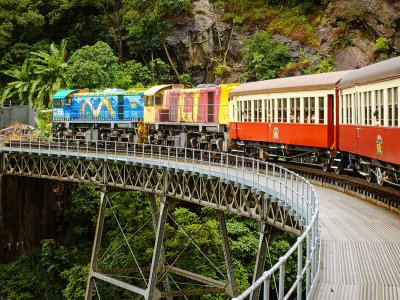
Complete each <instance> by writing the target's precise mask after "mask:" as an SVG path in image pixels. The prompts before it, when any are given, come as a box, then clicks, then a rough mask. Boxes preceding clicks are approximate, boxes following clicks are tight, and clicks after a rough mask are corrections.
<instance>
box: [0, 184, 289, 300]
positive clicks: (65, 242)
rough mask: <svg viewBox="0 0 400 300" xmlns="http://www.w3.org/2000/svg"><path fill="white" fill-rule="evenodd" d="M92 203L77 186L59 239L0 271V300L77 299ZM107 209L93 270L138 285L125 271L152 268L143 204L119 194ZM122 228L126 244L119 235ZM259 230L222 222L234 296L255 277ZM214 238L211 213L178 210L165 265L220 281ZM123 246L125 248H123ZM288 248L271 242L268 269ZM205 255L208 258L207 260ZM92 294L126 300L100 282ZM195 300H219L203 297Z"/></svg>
mask: <svg viewBox="0 0 400 300" xmlns="http://www.w3.org/2000/svg"><path fill="white" fill-rule="evenodd" d="M98 199H99V190H98V187H96V186H94V185H87V184H85V185H83V184H79V185H76V186H75V190H74V193H73V195H72V203H71V207H70V208H69V209H68V211H67V212H66V224H67V225H68V226H67V228H66V229H65V235H64V236H63V237H60V238H59V239H58V240H57V241H56V240H53V239H49V240H43V241H42V245H41V247H39V248H38V249H36V250H34V251H33V252H31V253H29V254H28V255H24V256H21V257H19V258H18V259H16V260H15V261H14V262H11V263H9V264H7V265H0V298H1V299H82V297H83V296H84V293H85V288H86V281H87V275H88V263H89V260H90V254H91V247H92V242H93V235H94V230H95V226H96V217H97V210H98V202H99V201H98ZM110 203H111V204H110V206H109V207H108V209H107V210H106V216H105V223H104V233H103V241H102V246H101V250H100V255H99V258H100V259H99V264H98V266H99V268H100V269H101V270H103V271H105V272H107V270H109V271H110V272H113V271H112V270H118V269H122V270H126V271H123V272H124V273H123V274H120V275H121V276H123V277H124V279H125V280H128V281H130V282H131V283H134V284H135V285H138V286H141V285H143V280H142V279H141V276H140V275H139V276H137V275H138V274H139V273H137V272H136V273H135V271H129V269H126V266H136V263H137V264H138V265H140V266H148V265H150V262H151V259H152V254H153V248H152V247H153V244H154V239H155V237H154V228H153V223H152V216H151V209H150V205H149V201H148V199H146V198H145V197H144V196H143V194H140V193H137V192H119V193H115V194H114V195H113V196H112V197H111V200H110ZM111 207H112V209H111ZM115 216H116V217H117V218H118V223H117V219H116V218H115ZM119 225H121V227H119ZM121 228H122V229H123V231H124V233H125V237H124V236H123V235H122V234H121ZM257 229H258V227H257V223H256V222H255V221H253V220H250V219H243V218H240V217H238V216H233V215H232V216H231V215H228V216H227V230H228V235H229V238H230V244H231V250H232V256H233V260H234V261H233V262H234V268H235V275H236V279H237V285H238V289H239V290H240V291H243V290H244V289H246V288H247V287H248V286H249V283H250V281H251V277H252V275H253V268H254V263H255V256H256V253H257V246H258V232H257ZM219 234H220V233H219V227H218V218H217V214H216V212H215V211H214V210H213V209H210V208H207V207H202V208H201V207H195V206H191V205H189V206H181V207H177V208H176V209H175V210H174V211H173V212H172V213H171V214H170V216H169V218H168V219H167V224H166V229H165V238H164V247H165V252H166V259H167V261H168V262H169V263H172V262H174V261H176V264H175V266H176V267H179V268H183V269H185V270H188V271H191V272H197V273H199V274H202V275H204V276H208V277H211V278H214V279H223V278H222V277H221V274H225V273H226V267H225V263H224V256H223V250H222V245H221V239H220V236H219ZM125 238H126V239H125ZM192 239H193V241H194V243H192V242H191V240H192ZM126 240H128V241H129V247H127V244H126V243H125V241H126ZM294 242H295V237H292V236H290V235H288V234H283V235H282V236H280V237H279V238H278V239H276V240H275V241H274V242H273V243H271V244H270V246H269V255H267V259H266V267H270V266H271V265H272V264H274V263H276V261H277V260H278V259H279V257H280V256H281V255H282V253H284V252H286V251H287V250H288V249H289V247H290V245H291V244H293V243H294ZM132 253H133V254H134V255H135V256H133V255H132ZM204 255H207V259H206V258H205V257H204ZM132 272H134V273H132ZM286 272H287V275H288V276H289V281H288V282H287V284H288V285H289V284H290V283H292V282H293V281H294V280H295V277H296V263H295V261H293V260H289V261H288V262H287V264H286ZM116 275H118V274H116ZM144 275H145V276H147V275H146V274H144ZM191 287H192V288H193V287H196V285H193V283H191V282H190V281H189V282H188V283H187V284H186V286H185V288H191ZM97 288H98V290H99V291H100V292H101V296H102V298H105V299H111V298H129V293H126V292H125V291H123V290H121V289H118V288H116V287H112V286H110V285H108V284H105V283H102V282H101V281H98V282H97ZM272 288H273V289H274V288H275V287H272ZM201 299H203V300H205V299H225V298H224V297H221V298H220V297H219V296H216V295H206V296H202V297H201Z"/></svg>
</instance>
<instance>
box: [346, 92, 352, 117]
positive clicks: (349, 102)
mask: <svg viewBox="0 0 400 300" xmlns="http://www.w3.org/2000/svg"><path fill="white" fill-rule="evenodd" d="M346 110H347V113H346V116H347V118H346V124H351V115H352V114H351V113H352V110H351V94H349V95H346Z"/></svg>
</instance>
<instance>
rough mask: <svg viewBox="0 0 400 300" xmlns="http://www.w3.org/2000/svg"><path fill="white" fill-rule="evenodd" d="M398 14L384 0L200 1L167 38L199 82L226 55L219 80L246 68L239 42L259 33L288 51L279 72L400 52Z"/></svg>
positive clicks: (354, 64) (357, 63) (399, 8)
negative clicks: (225, 72) (223, 73)
mask: <svg viewBox="0 0 400 300" xmlns="http://www.w3.org/2000/svg"><path fill="white" fill-rule="evenodd" d="M210 2H214V5H213V4H211V3H210ZM276 3H283V4H281V5H276ZM399 12H400V3H399V2H398V1H389V0H388V1H386V0H358V1H355V0H338V1H312V0H308V1H228V0H227V1H219V2H218V1H208V0H200V1H193V8H192V10H191V15H190V16H187V17H184V18H179V19H177V20H175V22H174V27H173V30H172V33H171V34H170V35H169V36H168V38H167V42H168V46H169V48H170V49H171V52H172V53H173V57H174V61H175V62H176V63H177V65H178V66H179V68H180V69H182V70H185V71H189V72H190V73H191V74H192V75H193V76H194V78H196V81H198V82H202V81H213V80H214V78H213V76H214V72H213V70H214V68H215V67H217V66H218V65H219V64H221V63H222V61H223V57H224V55H225V54H226V65H227V66H228V67H229V68H230V72H229V74H228V75H227V76H226V78H224V80H225V81H237V80H238V79H239V74H240V73H241V72H242V71H243V69H244V65H243V61H242V55H241V52H240V51H241V50H242V49H243V43H242V42H241V40H242V39H243V38H251V37H252V35H253V34H254V32H256V31H259V30H265V31H267V32H268V33H269V34H271V36H272V39H273V40H275V41H277V42H279V43H283V44H284V45H286V46H287V47H288V48H289V50H290V56H291V65H289V66H288V68H287V69H286V70H282V71H283V72H282V74H281V76H285V75H291V74H299V73H302V72H304V71H305V69H307V68H309V67H310V65H314V66H316V67H318V65H321V64H322V66H321V68H322V70H324V65H325V68H326V65H331V66H332V67H334V68H335V69H336V70H346V69H353V68H359V67H362V66H365V65H368V64H370V63H372V62H375V61H377V60H382V59H386V58H388V57H389V56H393V55H394V56H395V55H397V54H398V53H399V51H400V13H399ZM316 70H318V68H317V69H316Z"/></svg>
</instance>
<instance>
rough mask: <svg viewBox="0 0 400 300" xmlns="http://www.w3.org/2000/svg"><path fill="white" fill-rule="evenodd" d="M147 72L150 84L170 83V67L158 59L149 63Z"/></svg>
mask: <svg viewBox="0 0 400 300" xmlns="http://www.w3.org/2000/svg"><path fill="white" fill-rule="evenodd" d="M149 70H150V74H151V83H152V84H161V83H170V82H171V81H172V76H171V67H170V65H169V64H167V63H165V62H164V61H163V60H162V59H160V58H156V59H154V60H152V61H150V63H149Z"/></svg>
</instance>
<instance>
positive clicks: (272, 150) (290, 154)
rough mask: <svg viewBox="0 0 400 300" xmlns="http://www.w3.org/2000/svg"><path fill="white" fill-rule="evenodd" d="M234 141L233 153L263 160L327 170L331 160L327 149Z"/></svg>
mask: <svg viewBox="0 0 400 300" xmlns="http://www.w3.org/2000/svg"><path fill="white" fill-rule="evenodd" d="M234 142H236V147H233V149H232V150H231V151H232V152H233V153H238V154H242V155H245V156H248V157H252V158H256V159H261V160H263V161H266V160H272V161H277V160H280V161H286V162H291V163H297V164H305V165H312V166H316V167H321V168H322V169H323V170H325V171H327V170H328V168H329V165H330V162H331V160H332V156H331V151H330V150H327V149H320V148H313V147H302V146H295V145H283V144H276V143H261V142H250V141H234ZM234 144H235V143H234ZM234 144H233V145H234ZM230 145H232V143H230Z"/></svg>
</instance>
